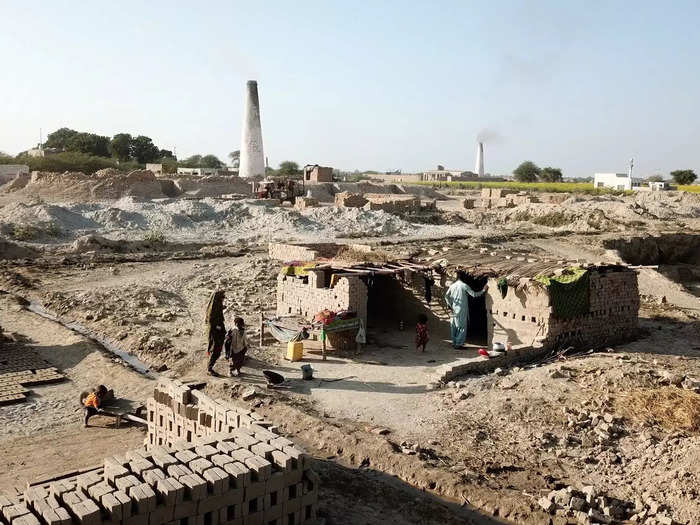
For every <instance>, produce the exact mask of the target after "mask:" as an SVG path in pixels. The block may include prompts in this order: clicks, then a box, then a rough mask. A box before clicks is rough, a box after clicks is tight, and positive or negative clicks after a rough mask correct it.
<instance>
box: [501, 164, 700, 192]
mask: <svg viewBox="0 0 700 525" xmlns="http://www.w3.org/2000/svg"><path fill="white" fill-rule="evenodd" d="M670 175H671V178H672V179H673V182H675V183H676V184H679V185H681V186H682V185H687V184H692V183H693V182H695V180H696V179H697V178H698V177H697V175H696V174H695V172H694V171H693V170H675V171H672V172H671V173H670ZM513 177H514V178H515V180H517V181H518V182H538V181H539V182H562V181H563V180H564V177H563V175H562V172H561V169H559V168H551V167H546V168H540V167H539V166H537V164H535V163H534V162H532V161H529V160H526V161H525V162H523V163H522V164H520V166H518V167H517V168H515V170H513ZM646 180H647V181H649V182H655V181H656V182H661V181H663V180H664V177H663V176H661V175H652V176H651V177H649V178H647V179H646Z"/></svg>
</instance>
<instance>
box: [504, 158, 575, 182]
mask: <svg viewBox="0 0 700 525" xmlns="http://www.w3.org/2000/svg"><path fill="white" fill-rule="evenodd" d="M513 177H514V178H515V180H517V181H518V182H537V181H540V182H563V180H564V176H563V174H562V172H561V169H560V168H552V167H549V166H548V167H546V168H540V167H539V166H538V165H537V164H535V163H534V162H532V161H530V160H526V161H525V162H523V163H522V164H520V166H518V167H517V168H515V169H514V170H513Z"/></svg>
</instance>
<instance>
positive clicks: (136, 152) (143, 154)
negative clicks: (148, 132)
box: [130, 135, 160, 164]
mask: <svg viewBox="0 0 700 525" xmlns="http://www.w3.org/2000/svg"><path fill="white" fill-rule="evenodd" d="M130 149H131V157H132V158H134V159H136V161H137V162H139V163H140V164H146V163H147V162H155V161H156V160H158V159H159V158H160V150H159V149H158V148H157V147H156V145H155V144H153V141H152V140H151V139H150V137H146V136H144V135H139V136H138V137H136V138H134V139H132V141H131V148H130Z"/></svg>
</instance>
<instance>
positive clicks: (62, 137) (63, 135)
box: [44, 128, 78, 151]
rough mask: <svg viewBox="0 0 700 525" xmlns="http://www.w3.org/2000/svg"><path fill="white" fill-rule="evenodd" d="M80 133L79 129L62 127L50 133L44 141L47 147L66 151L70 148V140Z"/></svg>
mask: <svg viewBox="0 0 700 525" xmlns="http://www.w3.org/2000/svg"><path fill="white" fill-rule="evenodd" d="M77 134H78V132H77V131H75V130H74V129H70V128H60V129H57V130H56V131H54V132H53V133H49V135H48V137H46V142H44V147H45V148H56V149H58V150H60V151H66V150H67V149H68V143H69V142H70V140H71V139H72V138H73V137H75V136H76V135H77Z"/></svg>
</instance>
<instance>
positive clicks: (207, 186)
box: [174, 175, 251, 197]
mask: <svg viewBox="0 0 700 525" xmlns="http://www.w3.org/2000/svg"><path fill="white" fill-rule="evenodd" d="M174 182H175V186H176V187H177V189H178V190H179V191H180V192H181V193H186V194H187V196H190V197H220V196H222V195H230V194H233V193H238V194H243V195H250V193H251V187H250V183H249V182H246V181H245V180H243V179H241V178H239V177H227V176H222V175H210V176H207V177H178V178H177V179H175V181H174Z"/></svg>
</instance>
